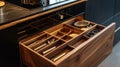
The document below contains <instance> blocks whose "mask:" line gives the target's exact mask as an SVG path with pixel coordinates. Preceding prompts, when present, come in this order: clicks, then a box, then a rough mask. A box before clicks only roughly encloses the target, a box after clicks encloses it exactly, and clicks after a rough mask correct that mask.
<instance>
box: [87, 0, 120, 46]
mask: <svg viewBox="0 0 120 67" xmlns="http://www.w3.org/2000/svg"><path fill="white" fill-rule="evenodd" d="M119 3H120V1H119V0H88V2H87V7H86V19H87V20H91V21H94V22H98V23H99V24H102V25H106V26H107V25H109V24H110V23H111V22H115V23H116V31H115V40H114V45H115V44H116V43H117V42H118V41H120V35H119V34H120V20H119V18H120V4H119Z"/></svg>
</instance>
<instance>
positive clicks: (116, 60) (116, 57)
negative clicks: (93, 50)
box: [98, 42, 120, 67]
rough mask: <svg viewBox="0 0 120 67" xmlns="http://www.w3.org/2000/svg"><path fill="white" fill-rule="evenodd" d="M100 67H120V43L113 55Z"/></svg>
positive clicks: (114, 49) (115, 47)
mask: <svg viewBox="0 0 120 67" xmlns="http://www.w3.org/2000/svg"><path fill="white" fill-rule="evenodd" d="M98 67H120V42H119V43H118V44H117V45H115V46H114V48H113V52H112V54H111V55H109V56H108V57H107V58H106V59H105V60H104V61H103V62H102V63H101V64H100V65H99V66H98Z"/></svg>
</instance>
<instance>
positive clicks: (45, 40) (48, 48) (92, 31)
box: [19, 16, 115, 67]
mask: <svg viewBox="0 0 120 67" xmlns="http://www.w3.org/2000/svg"><path fill="white" fill-rule="evenodd" d="M114 29H115V23H112V24H110V25H109V26H107V27H105V26H102V25H99V24H96V23H94V22H90V21H87V20H84V19H83V18H82V16H78V17H75V18H73V19H71V20H68V21H65V22H63V23H61V24H59V25H56V26H54V27H52V28H49V29H47V30H44V31H42V32H39V33H37V34H35V35H33V36H30V37H27V38H25V39H23V40H21V41H20V42H19V44H20V53H21V58H22V61H23V63H24V64H25V65H27V66H28V67H96V66H97V65H98V64H99V63H100V62H101V61H102V60H103V59H104V58H106V57H107V56H108V55H109V54H110V53H111V52H112V44H113V40H114Z"/></svg>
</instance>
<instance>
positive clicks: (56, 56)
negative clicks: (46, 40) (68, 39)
mask: <svg viewBox="0 0 120 67" xmlns="http://www.w3.org/2000/svg"><path fill="white" fill-rule="evenodd" d="M71 50H73V48H71V47H70V46H66V47H61V48H59V49H57V50H56V51H53V52H51V54H49V55H47V56H46V57H47V58H48V59H50V60H51V61H53V62H56V61H58V60H60V59H61V58H62V57H64V56H65V55H67V54H68V53H69V52H70V51H71Z"/></svg>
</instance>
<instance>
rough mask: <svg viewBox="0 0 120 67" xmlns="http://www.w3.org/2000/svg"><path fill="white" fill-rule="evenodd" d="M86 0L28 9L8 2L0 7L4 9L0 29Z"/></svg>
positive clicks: (0, 15) (0, 19) (0, 16)
mask: <svg viewBox="0 0 120 67" xmlns="http://www.w3.org/2000/svg"><path fill="white" fill-rule="evenodd" d="M85 1H86V0H78V1H74V2H66V4H65V2H64V3H59V4H55V5H51V6H47V7H43V8H41V7H39V8H35V9H26V8H23V7H20V6H17V5H14V4H11V3H6V4H7V5H5V6H4V7H3V8H2V9H0V10H1V11H3V15H2V14H0V30H2V29H5V28H8V27H11V26H14V25H16V24H19V23H22V22H24V21H27V20H30V19H33V18H36V17H40V16H42V15H45V14H49V13H52V12H55V11H58V10H61V9H64V8H66V7H70V6H72V5H75V4H78V3H81V2H85ZM63 5H64V6H63ZM59 6H60V7H59ZM56 7H57V8H56ZM4 11H5V12H4Z"/></svg>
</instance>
